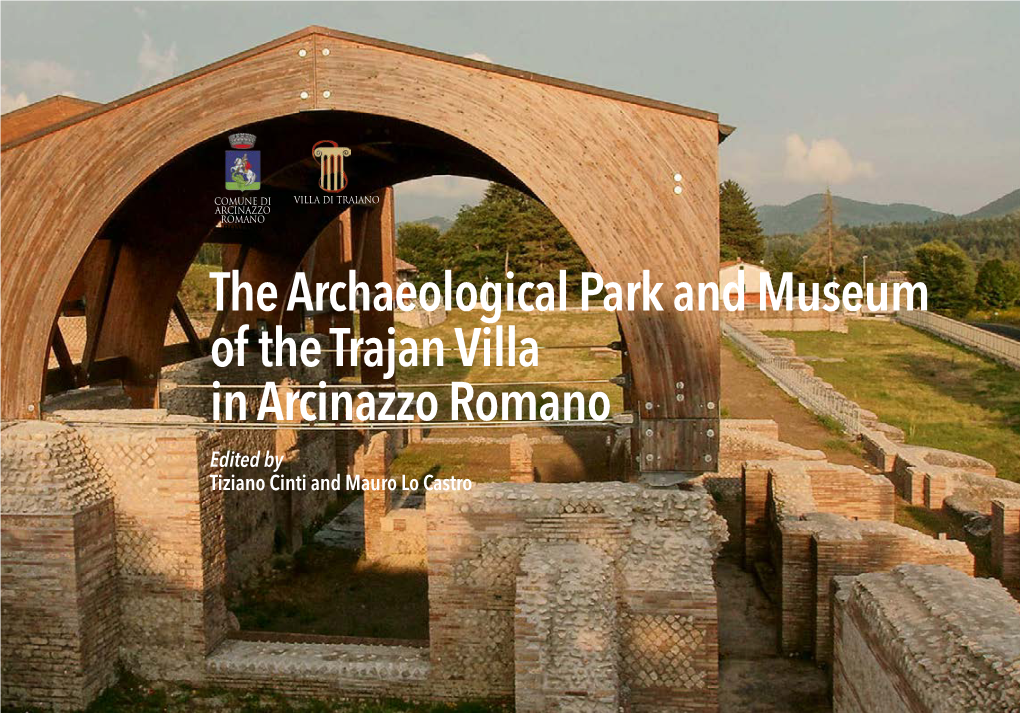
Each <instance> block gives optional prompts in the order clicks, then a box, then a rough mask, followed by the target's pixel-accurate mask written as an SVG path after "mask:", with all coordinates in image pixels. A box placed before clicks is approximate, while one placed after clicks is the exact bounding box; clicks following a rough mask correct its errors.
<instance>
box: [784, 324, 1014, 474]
mask: <svg viewBox="0 0 1020 713" xmlns="http://www.w3.org/2000/svg"><path fill="white" fill-rule="evenodd" d="M849 326H850V331H849V333H848V334H836V333H833V332H775V333H774V334H776V335H777V336H783V337H787V338H789V339H792V340H793V341H794V342H795V343H796V345H797V354H799V355H800V356H818V357H839V358H842V359H844V360H845V361H842V362H832V363H829V362H813V363H812V366H813V367H814V369H815V374H817V375H818V376H819V377H821V378H822V379H825V380H826V381H828V382H829V383H831V384H832V385H833V386H835V387H836V388H837V389H838V390H839V391H840V392H842V393H843V394H845V395H846V396H848V397H849V398H851V399H853V400H854V401H856V402H857V403H859V404H860V405H861V406H863V407H864V408H866V409H869V410H871V411H874V412H875V413H876V414H878V416H879V418H880V419H881V420H882V421H885V422H886V423H891V424H893V425H894V426H899V427H900V428H902V429H903V430H904V432H905V433H906V436H907V443H913V444H918V445H924V446H932V447H935V448H945V449H947V450H951V451H957V452H959V453H966V454H968V455H973V456H977V457H978V458H983V459H985V460H987V461H988V462H990V463H992V464H993V465H994V466H995V467H996V469H997V470H998V472H999V475H1000V477H1003V478H1008V479H1009V480H1013V481H1018V482H1020V372H1018V371H1016V370H1014V369H1010V368H1009V367H1006V366H1002V365H999V364H996V363H995V362H993V361H991V360H989V359H985V358H983V357H981V356H978V355H976V354H973V353H971V352H968V351H966V350H964V349H961V348H959V347H957V346H955V345H952V344H949V343H947V342H943V341H941V340H939V339H936V338H934V337H931V336H928V335H926V334H924V333H922V332H919V331H917V330H914V329H911V328H910V327H905V326H903V325H900V324H896V323H893V322H878V321H865V320H851V321H850V323H849Z"/></svg>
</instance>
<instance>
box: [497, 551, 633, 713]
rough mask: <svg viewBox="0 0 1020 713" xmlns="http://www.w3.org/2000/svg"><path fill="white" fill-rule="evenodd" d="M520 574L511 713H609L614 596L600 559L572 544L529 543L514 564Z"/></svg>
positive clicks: (614, 706)
mask: <svg viewBox="0 0 1020 713" xmlns="http://www.w3.org/2000/svg"><path fill="white" fill-rule="evenodd" d="M521 572H522V574H521V575H520V576H518V577H517V592H516V611H515V614H514V680H515V701H516V710H517V711H518V712H519V713H546V712H547V711H552V710H575V709H583V710H585V711H591V713H599V712H601V713H617V711H619V708H620V655H619V651H620V644H619V640H618V639H619V625H618V622H617V612H616V598H617V595H616V587H615V582H614V581H613V580H614V577H613V574H614V572H613V564H612V562H610V561H609V559H608V557H607V556H606V553H605V552H604V551H601V550H597V549H595V548H593V547H589V546H588V545H583V544H579V543H547V542H536V543H533V544H531V545H529V546H528V548H527V550H526V551H525V553H524V555H523V557H522V558H521ZM579 637H580V639H579Z"/></svg>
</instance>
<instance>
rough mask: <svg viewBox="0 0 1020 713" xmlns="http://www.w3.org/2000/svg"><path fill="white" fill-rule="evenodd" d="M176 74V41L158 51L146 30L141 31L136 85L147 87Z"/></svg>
mask: <svg viewBox="0 0 1020 713" xmlns="http://www.w3.org/2000/svg"><path fill="white" fill-rule="evenodd" d="M176 74H177V43H176V42H172V43H171V44H170V47H169V48H167V49H166V51H163V52H160V51H159V50H158V49H156V44H155V43H154V42H153V41H152V37H150V36H149V33H148V32H143V33H142V49H141V50H140V51H139V52H138V86H139V88H142V87H148V86H151V85H153V84H159V83H160V82H165V81H166V80H168V79H170V78H171V77H173V76H174V75H176Z"/></svg>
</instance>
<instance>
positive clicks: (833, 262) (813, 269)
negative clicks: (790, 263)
mask: <svg viewBox="0 0 1020 713" xmlns="http://www.w3.org/2000/svg"><path fill="white" fill-rule="evenodd" d="M836 213H837V211H836V204H835V203H834V202H833V200H832V191H831V190H829V189H826V190H825V199H824V202H823V203H822V210H821V212H820V213H819V216H818V223H816V224H815V227H814V229H813V230H812V231H811V235H812V236H813V240H814V243H813V244H812V245H811V247H810V248H808V249H807V250H806V251H805V252H804V254H803V255H802V256H801V264H800V271H801V273H803V275H804V276H805V277H806V278H808V279H811V280H814V281H818V282H828V281H830V280H836V281H837V282H839V281H840V279H839V278H840V276H841V275H845V274H848V273H853V272H854V270H855V268H854V265H855V263H856V259H857V253H858V252H859V250H858V247H859V245H858V243H857V240H856V238H854V236H852V235H850V234H849V233H848V232H847V231H846V230H845V229H843V228H841V227H840V226H838V225H836Z"/></svg>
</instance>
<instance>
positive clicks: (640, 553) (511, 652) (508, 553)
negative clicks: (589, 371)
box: [427, 483, 726, 711]
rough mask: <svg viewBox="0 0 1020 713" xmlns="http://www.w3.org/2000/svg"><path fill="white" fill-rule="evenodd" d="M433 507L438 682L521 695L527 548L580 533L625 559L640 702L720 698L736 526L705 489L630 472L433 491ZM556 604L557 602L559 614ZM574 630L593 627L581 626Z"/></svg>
mask: <svg viewBox="0 0 1020 713" xmlns="http://www.w3.org/2000/svg"><path fill="white" fill-rule="evenodd" d="M427 512H428V528H429V529H428V550H429V609H430V627H429V629H430V636H429V638H430V645H431V659H432V676H433V679H434V681H435V684H436V685H437V686H438V687H441V688H443V690H445V691H448V692H451V693H455V694H456V695H458V696H460V697H465V698H505V697H510V696H512V695H513V692H514V683H515V675H516V672H515V668H514V660H515V641H514V606H515V601H516V593H515V588H516V584H517V573H518V571H521V572H522V574H523V575H528V572H527V571H522V570H520V569H519V568H521V566H522V557H523V555H524V553H525V551H526V550H527V548H528V547H529V546H531V545H533V544H535V543H551V544H578V545H585V546H586V547H589V548H592V549H593V550H596V551H598V552H601V553H603V554H604V555H605V557H606V558H607V559H608V561H610V562H613V563H614V566H615V571H616V575H615V577H616V578H617V581H618V582H619V585H618V587H619V589H618V590H617V591H618V594H617V611H618V612H619V613H620V620H619V621H620V627H619V628H620V633H619V641H620V652H619V656H620V662H621V664H620V672H621V679H620V682H621V686H622V688H623V690H624V691H628V692H629V705H630V710H633V711H651V710H677V711H703V710H705V711H707V710H715V709H716V708H717V706H718V631H717V614H716V601H715V587H714V584H713V580H712V562H713V560H714V555H715V554H716V553H717V552H718V550H719V548H720V547H721V545H722V542H723V540H724V539H725V536H726V534H725V524H724V523H723V521H722V519H721V518H719V517H718V516H717V515H715V514H714V513H713V512H712V505H711V498H710V497H709V496H708V495H707V494H706V493H704V492H682V491H657V490H647V489H644V488H642V487H640V486H637V485H627V484H622V483H605V484H603V483H599V484H595V483H584V484H562V485H561V484H533V485H519V484H513V483H499V484H477V485H475V487H474V488H472V490H471V491H467V492H464V491H461V492H434V493H429V495H428V499H427ZM535 577H540V575H538V574H536V575H535ZM527 581H537V580H535V579H534V578H533V579H531V580H527ZM588 596H594V593H591V592H589V593H588ZM596 610H597V611H598V610H599V608H598V606H596ZM558 612H559V610H558V609H556V608H555V607H550V610H549V616H550V617H556V616H558ZM563 613H564V617H563V618H561V619H559V620H558V621H559V622H560V624H562V625H564V626H565V625H566V622H568V621H570V617H569V612H563ZM575 635H576V636H584V629H583V627H582V628H581V629H580V630H578V631H577V632H576V634H575ZM667 671H668V673H669V675H668V676H665V677H664V676H663V674H664V672H667Z"/></svg>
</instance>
